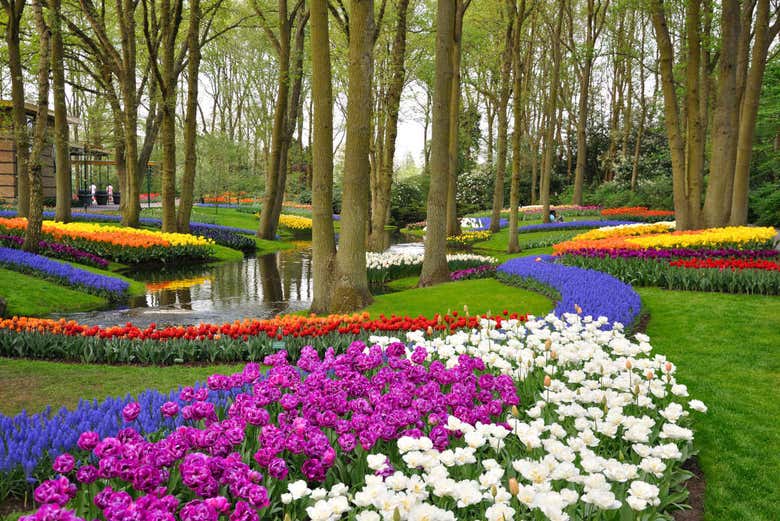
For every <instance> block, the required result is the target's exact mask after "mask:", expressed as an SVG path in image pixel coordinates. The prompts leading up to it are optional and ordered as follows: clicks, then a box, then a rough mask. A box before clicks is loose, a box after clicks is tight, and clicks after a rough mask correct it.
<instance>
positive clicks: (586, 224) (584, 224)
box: [517, 221, 640, 233]
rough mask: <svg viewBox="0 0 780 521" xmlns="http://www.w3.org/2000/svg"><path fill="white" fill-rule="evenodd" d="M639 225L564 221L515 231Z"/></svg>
mask: <svg viewBox="0 0 780 521" xmlns="http://www.w3.org/2000/svg"><path fill="white" fill-rule="evenodd" d="M626 224H640V223H637V222H636V221H564V222H562V223H560V222H554V223H540V224H527V225H525V226H520V227H519V228H518V229H517V232H518V233H528V232H541V231H546V230H576V229H578V228H601V227H602V226H623V225H626Z"/></svg>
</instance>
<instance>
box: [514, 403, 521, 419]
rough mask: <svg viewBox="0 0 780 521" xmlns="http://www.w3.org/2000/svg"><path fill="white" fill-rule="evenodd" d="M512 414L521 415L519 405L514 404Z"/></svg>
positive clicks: (517, 416)
mask: <svg viewBox="0 0 780 521" xmlns="http://www.w3.org/2000/svg"><path fill="white" fill-rule="evenodd" d="M512 416H514V417H515V418H519V417H520V411H519V410H518V408H517V405H513V406H512Z"/></svg>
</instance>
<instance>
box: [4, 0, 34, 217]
mask: <svg viewBox="0 0 780 521" xmlns="http://www.w3.org/2000/svg"><path fill="white" fill-rule="evenodd" d="M2 5H3V8H4V9H5V12H6V14H7V22H6V26H5V41H6V43H7V44H8V69H9V72H10V75H11V99H12V108H11V112H12V119H13V129H14V142H15V150H16V206H17V209H18V215H19V216H20V217H27V216H28V215H29V213H30V180H29V177H28V175H27V170H28V167H27V165H28V162H29V160H30V140H29V139H30V138H29V135H28V133H27V114H26V111H25V108H24V73H23V72H22V54H21V48H20V41H19V32H20V25H21V19H22V13H23V11H24V5H25V1H24V0H13V1H11V0H2Z"/></svg>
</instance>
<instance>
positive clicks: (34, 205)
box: [22, 0, 51, 252]
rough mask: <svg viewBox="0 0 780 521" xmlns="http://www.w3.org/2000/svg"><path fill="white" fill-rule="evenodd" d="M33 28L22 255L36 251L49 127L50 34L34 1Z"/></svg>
mask: <svg viewBox="0 0 780 521" xmlns="http://www.w3.org/2000/svg"><path fill="white" fill-rule="evenodd" d="M32 8H33V15H34V18H35V28H36V32H37V33H38V39H39V43H40V47H39V50H38V110H37V111H36V115H35V130H34V135H33V146H32V150H31V151H30V162H29V165H28V177H29V182H30V214H29V216H28V217H27V229H26V230H25V232H24V244H22V249H23V250H24V251H33V252H34V251H38V243H39V242H40V240H41V227H42V225H43V180H42V172H41V170H42V168H43V164H42V163H41V155H42V153H43V147H44V146H46V128H47V127H48V124H49V51H50V48H49V41H50V39H51V33H50V32H49V28H48V27H47V26H46V21H45V20H44V18H43V7H42V6H41V4H40V2H39V1H37V0H35V1H33V4H32Z"/></svg>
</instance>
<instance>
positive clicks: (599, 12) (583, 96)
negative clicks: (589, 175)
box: [566, 0, 609, 205]
mask: <svg viewBox="0 0 780 521" xmlns="http://www.w3.org/2000/svg"><path fill="white" fill-rule="evenodd" d="M574 4H575V2H570V3H568V4H567V9H566V12H567V14H568V18H569V41H568V45H569V48H570V51H571V52H572V54H573V55H574V57H575V60H574V70H575V72H576V74H577V81H578V82H579V87H580V90H579V96H578V98H577V118H576V119H577V163H576V166H575V170H574V192H573V195H572V204H579V205H581V204H582V191H583V186H584V184H585V163H586V161H587V157H588V151H587V146H588V143H587V131H588V114H589V104H588V103H589V98H590V82H591V72H592V70H593V62H594V60H595V58H596V42H597V40H598V38H599V35H600V34H601V30H602V29H603V28H604V22H605V21H606V19H607V18H606V13H607V9H608V8H609V0H586V7H585V28H584V30H585V40H584V42H583V44H582V48H581V49H579V48H578V46H577V43H576V41H575V36H574V35H575V33H574V30H575V27H576V25H577V24H576V23H575V21H574V16H573V15H572V5H574Z"/></svg>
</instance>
